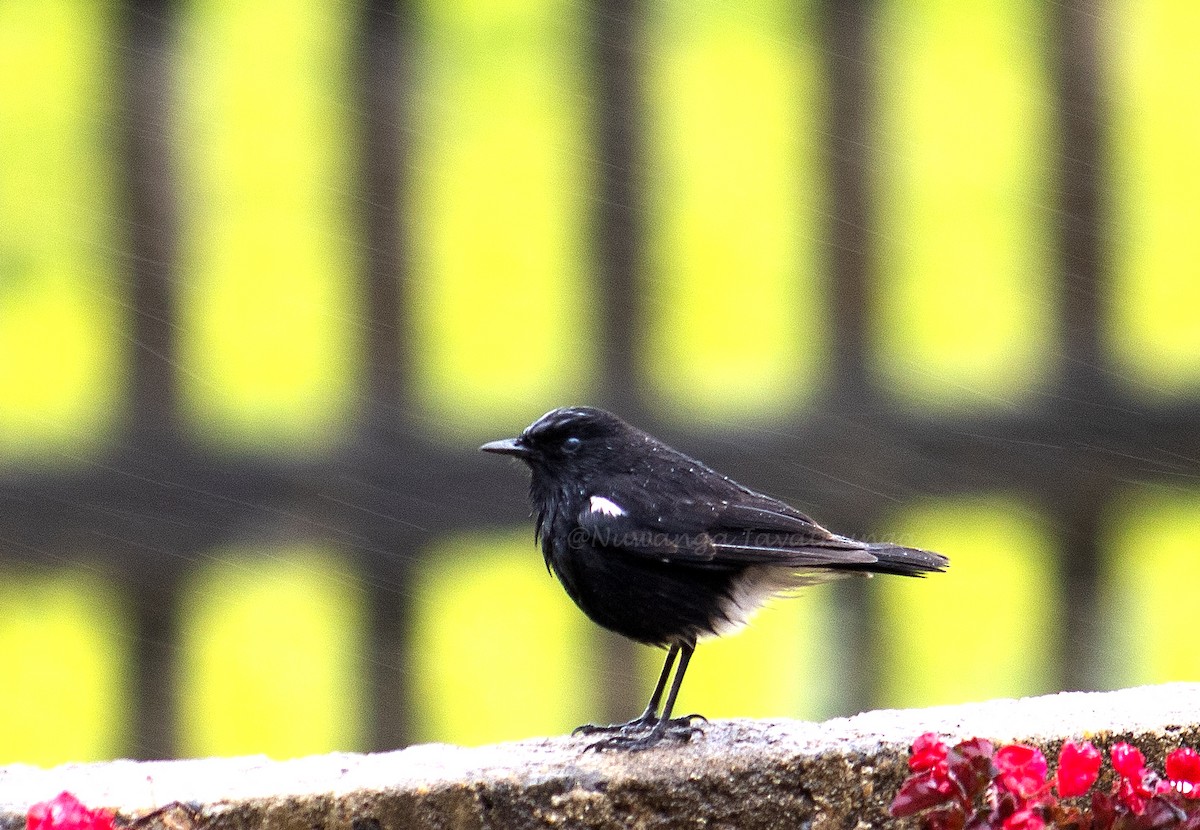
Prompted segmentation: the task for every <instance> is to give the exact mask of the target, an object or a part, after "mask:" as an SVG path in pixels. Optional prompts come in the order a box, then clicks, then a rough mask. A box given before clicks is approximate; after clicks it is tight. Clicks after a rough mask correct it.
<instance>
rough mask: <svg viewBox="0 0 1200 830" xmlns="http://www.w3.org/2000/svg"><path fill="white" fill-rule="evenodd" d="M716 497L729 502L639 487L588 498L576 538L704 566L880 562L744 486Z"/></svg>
mask: <svg viewBox="0 0 1200 830" xmlns="http://www.w3.org/2000/svg"><path fill="white" fill-rule="evenodd" d="M706 495H707V494H706ZM721 495H722V496H727V497H723V498H715V499H713V498H703V499H680V500H676V501H674V502H671V503H661V502H657V501H654V500H651V499H650V498H648V497H647V494H646V492H645V491H637V490H635V491H625V492H624V493H623V494H622V499H623V500H624V503H621V502H619V501H617V499H616V498H615V497H613V498H609V497H606V496H597V497H593V498H592V499H591V500H590V502H588V503H585V505H584V508H583V510H582V511H581V512H580V514H579V516H578V522H579V531H578V532H579V535H580V540H581V541H585V542H587V543H590V544H591V545H593V546H595V547H597V548H600V549H605V548H608V549H613V550H620V551H624V552H626V553H632V554H636V555H640V556H646V557H650V558H653V559H658V560H660V561H663V562H677V563H680V564H688V565H694V566H701V567H703V566H707V567H735V566H741V565H754V564H763V565H766V564H771V565H781V566H787V567H794V568H821V567H827V568H837V567H839V566H842V567H845V566H853V565H868V564H871V563H874V562H876V561H877V559H876V557H875V556H874V555H873V554H871V553H870V552H869V551H868V549H867V545H866V544H865V543H863V542H858V541H856V540H853V539H847V538H845V537H842V536H837V535H835V534H833V533H830V532H829V531H828V530H826V529H825V528H823V527H821V526H820V525H819V524H817V523H816V522H814V521H813V520H812V519H810V518H808V517H807V516H805V515H804V514H803V513H800V512H799V511H798V510H795V509H794V508H792V507H790V506H788V505H786V504H784V503H783V502H780V501H777V500H775V499H772V498H770V497H769V496H764V495H762V494H760V493H755V492H753V491H750V490H744V489H742V488H738V489H737V490H736V491H732V492H729V493H722V494H721Z"/></svg>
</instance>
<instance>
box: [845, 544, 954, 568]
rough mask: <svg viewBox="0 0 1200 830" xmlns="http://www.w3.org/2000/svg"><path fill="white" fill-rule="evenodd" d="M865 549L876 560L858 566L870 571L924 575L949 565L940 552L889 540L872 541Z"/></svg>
mask: <svg viewBox="0 0 1200 830" xmlns="http://www.w3.org/2000/svg"><path fill="white" fill-rule="evenodd" d="M867 550H868V551H869V552H870V553H871V554H872V555H874V557H875V558H876V560H878V561H876V562H872V563H870V564H865V565H861V566H860V568H861V570H864V571H870V572H871V573H878V574H896V575H898V576H924V575H925V574H927V573H939V572H941V571H944V570H946V568H947V567H949V566H950V560H949V559H947V558H946V557H944V556H942V555H941V554H940V553H933V552H932V551H927V550H920V549H918V548H906V547H901V546H900V545H893V544H891V543H890V542H872V543H871V544H869V545H867Z"/></svg>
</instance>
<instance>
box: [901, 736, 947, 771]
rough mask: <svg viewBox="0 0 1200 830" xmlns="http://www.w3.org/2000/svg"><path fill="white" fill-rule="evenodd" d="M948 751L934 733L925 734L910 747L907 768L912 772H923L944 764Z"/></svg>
mask: <svg viewBox="0 0 1200 830" xmlns="http://www.w3.org/2000/svg"><path fill="white" fill-rule="evenodd" d="M948 751H949V749H948V748H947V747H946V745H945V744H944V743H942V741H941V739H940V738H938V736H937V733H936V732H926V733H925V734H924V735H921V736H920V737H919V738H917V739H916V740H915V741H913V745H912V755H911V756H909V759H908V768H909V769H910V770H912V771H913V772H924V771H925V770H929V769H933V768H934V767H936V766H938V765H939V764H941V763H943V762H945V760H946V753H947V752H948Z"/></svg>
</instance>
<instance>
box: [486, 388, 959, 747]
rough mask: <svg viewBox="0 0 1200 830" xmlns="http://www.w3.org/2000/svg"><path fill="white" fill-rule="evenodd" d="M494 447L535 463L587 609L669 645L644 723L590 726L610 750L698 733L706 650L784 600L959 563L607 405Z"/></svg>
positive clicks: (542, 421) (574, 591)
mask: <svg viewBox="0 0 1200 830" xmlns="http://www.w3.org/2000/svg"><path fill="white" fill-rule="evenodd" d="M480 449H481V450H483V451H484V452H490V453H500V454H502V455H511V456H515V457H517V458H519V459H521V460H522V461H524V462H525V463H526V464H527V465H529V469H530V471H531V473H532V478H531V481H530V487H529V498H530V501H531V502H532V503H533V508H534V511H535V513H536V518H537V529H536V535H537V538H538V539H539V540H540V541H541V546H542V553H543V555H544V556H545V559H546V565H547V567H548V568H549V569H550V570H551V571H552V572H553V573H554V575H555V576H556V577H557V578H558V580H559V581H560V582H561V583H562V585H563V587H564V588H565V589H566V591H567V594H568V595H570V597H571V599H572V600H574V601H575V604H576V605H578V606H579V608H580V610H582V611H583V612H584V613H585V614H587V615H588V617H590V618H591V619H592V620H593V621H594V622H596V623H598V624H599V625H602V626H604V627H605V628H608V629H611V630H612V631H615V632H617V633H618V634H622V635H624V636H626V637H629V638H630V639H633V640H636V641H638V642H639V643H646V644H649V645H653V646H659V647H662V648H665V649H667V659H666V662H665V663H664V665H663V669H662V674H661V675H660V677H659V679H658V684H657V685H656V686H655V689H654V693H653V695H651V697H650V703H649V705H648V706H647V707H646V711H645V712H643V713H642V714H641V716H639V717H637V718H635V719H634V720H632V721H630V722H629V723H625V724H619V725H616V726H592V725H586V726H581V727H579V729H577V730H576V733H580V732H582V733H584V734H596V733H600V734H604V735H606V737H604V738H602V739H601V740H599V741H597V742H596V743H594V744H592V748H595V749H597V750H600V749H610V748H627V749H645V748H647V747H650V746H653V745H655V744H656V743H658V742H659V741H660V740H662V739H663V738H664V737H668V736H670V737H675V738H684V739H686V738H690V737H691V735H692V734H693V733H695V732H696V731H698V729H699V727H697V726H696V725H694V724H693V720H696V719H700V720H703V718H700V716H698V715H689V716H687V717H682V718H674V719H672V718H671V712H672V709H673V708H674V706H675V698H676V695H678V693H679V686H680V684H681V683H682V682H683V675H684V673H685V672H686V671H687V666H688V661H689V660H690V659H691V657H692V652H693V650H694V649H695V647H696V643H697V641H699V640H701V639H704V638H706V637H712V636H720V635H723V634H729V633H732V632H734V631H737V630H738V629H740V628H741V627H742V626H744V625H745V624H746V623H747V622H749V620H750V617H751V616H753V614H754V613H755V612H756V611H757V610H758V609H759V608H760V607H761V606H762V605H763V604H764V603H766V602H767V600H769V599H770V598H771V597H773V596H776V595H779V594H784V593H787V592H789V591H791V590H793V589H795V588H799V587H802V586H805V585H814V584H817V583H820V582H826V581H828V580H831V579H836V578H839V577H842V576H847V575H851V574H872V573H884V574H899V575H901V576H922V575H924V574H926V573H929V572H934V571H941V570H944V569H945V568H946V566H947V565H948V564H949V560H947V559H946V557H944V556H941V555H939V554H936V553H930V552H928V551H924V550H917V549H914V548H906V547H901V546H899V545H893V544H888V543H878V542H860V541H857V540H855V539H850V538H847V537H845V536H838V535H837V534H834V533H831V532H829V531H828V530H826V529H825V528H823V527H821V526H820V525H819V524H817V523H816V522H814V521H813V520H812V519H810V518H809V517H808V516H806V515H804V514H803V513H801V512H800V511H798V510H796V509H795V508H793V507H790V506H789V505H787V504H784V503H783V502H781V501H778V500H777V499H773V498H771V497H770V496H765V495H763V494H762V493H757V492H755V491H754V490H751V489H750V488H748V487H743V486H742V485H741V484H738V483H737V482H736V481H733V480H732V479H730V478H728V477H726V476H723V475H721V474H720V473H718V472H716V471H715V470H712V469H710V468H708V467H706V466H704V465H703V464H701V463H700V462H699V461H696V460H695V459H692V458H689V457H687V456H686V455H684V454H683V453H681V452H678V451H676V450H674V449H672V448H671V447H668V446H667V445H666V444H664V443H662V442H661V441H659V440H658V439H656V438H653V437H652V436H650V435H647V434H646V433H645V432H642V431H641V430H639V429H636V428H634V427H632V426H630V425H629V424H627V423H625V422H624V421H622V420H621V419H620V418H618V417H617V416H616V415H613V414H611V413H609V412H605V411H603V410H600V409H593V408H590V407H569V408H561V409H555V410H552V411H551V412H548V413H546V414H545V415H543V416H542V417H541V418H539V419H538V420H537V421H535V422H534V423H533V424H531V425H530V426H529V427H528V428H527V429H526V430H525V431H524V432H522V433H521V435H520V436H518V437H517V438H508V439H504V440H501V441H492V442H491V443H488V444H484V445H483V446H482V447H480ZM677 659H678V662H679V667H678V669H677V670H676V672H675V677H674V680H673V681H672V682H671V686H670V691H669V692H668V693H667V698H666V703H665V704H664V705H663V706H662V712H661V714H659V704H660V703H661V702H662V695H663V691H664V690H665V689H666V688H667V679H668V677H670V675H671V670H672V668H673V667H674V665H675V662H676V660H677Z"/></svg>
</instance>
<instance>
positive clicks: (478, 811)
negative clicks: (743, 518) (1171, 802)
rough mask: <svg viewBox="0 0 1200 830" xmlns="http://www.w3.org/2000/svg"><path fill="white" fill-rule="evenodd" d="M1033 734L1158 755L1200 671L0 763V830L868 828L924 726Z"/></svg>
mask: <svg viewBox="0 0 1200 830" xmlns="http://www.w3.org/2000/svg"><path fill="white" fill-rule="evenodd" d="M930 730H933V731H936V732H938V733H940V734H942V735H945V736H947V737H949V738H953V739H965V738H970V737H985V738H990V739H992V740H994V741H1013V740H1021V741H1026V742H1032V743H1035V744H1038V745H1039V746H1041V747H1042V748H1043V749H1044V750H1045V751H1046V752H1047V755H1048V756H1051V757H1052V754H1053V753H1057V751H1058V746H1059V745H1060V744H1061V742H1062V741H1063V740H1064V739H1066V738H1072V737H1074V738H1081V737H1086V738H1088V739H1090V740H1092V741H1093V742H1095V743H1097V744H1100V745H1108V744H1110V743H1111V742H1113V741H1116V740H1129V741H1132V742H1133V743H1135V744H1137V745H1138V746H1139V747H1140V748H1141V749H1142V750H1143V751H1144V752H1145V753H1146V756H1147V758H1148V760H1150V761H1151V762H1152V763H1154V764H1155V765H1156V766H1158V767H1159V768H1160V769H1161V766H1162V759H1163V756H1164V755H1165V753H1166V752H1168V751H1169V750H1171V749H1173V748H1174V747H1176V746H1180V745H1189V746H1193V747H1200V684H1185V683H1179V684H1170V685H1165V686H1153V687H1144V688H1139V689H1126V690H1123V691H1119V692H1105V693H1082V692H1074V693H1063V694H1058V695H1050V696H1047V697H1039V698H1027V699H1024V700H994V701H989V702H986V703H978V704H969V705H964V706H947V707H938V708H934V709H919V710H904V711H876V712H867V713H864V714H861V715H857V716H855V717H852V718H837V719H834V720H830V721H826V722H825V723H820V724H818V723H806V722H801V721H752V720H733V721H718V722H715V723H712V724H710V725H709V727H708V729H707V734H706V735H705V736H704V737H702V738H697V739H695V740H693V741H692V743H690V744H687V745H669V746H666V747H663V748H659V749H655V750H652V751H649V752H643V753H639V754H633V755H630V754H615V753H605V754H602V755H600V754H596V753H586V754H584V753H583V748H584V747H585V746H586V745H587V743H588V742H587V740H586V739H583V738H579V739H573V738H566V737H562V738H548V739H537V740H529V741H522V742H519V743H510V744H498V745H495V746H485V747H478V748H473V749H466V748H461V747H453V746H446V745H441V744H429V745H424V746H415V747H411V748H409V749H405V750H400V751H397V752H388V753H381V754H375V755H351V754H335V755H322V756H317V757H312V758H302V759H298V760H294V761H283V762H274V761H269V760H267V759H265V758H231V759H207V760H196V761H162V762H149V763H138V762H133V761H116V762H112V763H104V764H81V765H67V766H62V767H57V768H55V769H49V770H43V769H38V768H33V767H25V766H11V767H2V768H0V828H13V827H17V828H19V827H20V826H21V825H22V823H23V820H24V814H25V810H26V809H27V808H28V806H29V805H30V804H32V803H34V802H37V801H41V800H44V799H48V798H52V797H53V796H55V795H56V794H57V793H59V792H60V791H62V790H69V791H71V792H72V793H74V794H75V795H76V796H78V797H79V798H80V799H81V800H82V801H83V802H84V803H86V804H87V805H88V806H90V807H111V808H115V809H117V810H118V811H119V812H120V813H121V814H122V815H123V816H126V817H136V816H138V815H142V814H145V813H147V812H149V811H151V810H154V809H155V808H159V807H162V806H164V805H167V804H170V803H172V802H183V803H187V804H191V805H193V806H194V807H195V808H196V810H195V812H194V813H193V812H189V811H188V810H184V809H182V808H181V809H178V810H172V811H168V812H166V813H164V814H162V815H160V816H158V817H157V819H156V820H155V821H151V822H146V823H145V824H143V825H140V826H139V827H140V828H141V830H149V828H150V827H153V826H155V825H159V826H166V827H169V828H171V830H187V828H190V827H204V828H206V830H208V829H209V828H211V830H222V829H223V828H230V829H231V830H233V829H234V828H278V830H320V829H321V828H348V830H381V829H387V830H390V828H410V827H412V828H535V827H536V828H546V827H640V828H681V827H690V828H695V827H710V828H711V827H730V828H734V827H736V828H740V829H742V830H745V829H746V828H756V827H814V828H826V827H865V826H878V825H880V824H884V823H895V822H892V820H891V819H890V818H889V817H888V815H887V807H888V805H889V804H890V802H891V799H892V797H893V796H894V794H895V792H896V790H897V788H898V787H899V784H900V781H901V780H902V779H903V777H904V775H905V772H906V762H907V757H908V747H909V745H910V743H911V741H912V739H913V738H914V737H915V736H917V735H919V734H920V733H922V732H925V731H930Z"/></svg>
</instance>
